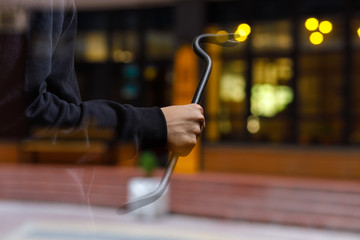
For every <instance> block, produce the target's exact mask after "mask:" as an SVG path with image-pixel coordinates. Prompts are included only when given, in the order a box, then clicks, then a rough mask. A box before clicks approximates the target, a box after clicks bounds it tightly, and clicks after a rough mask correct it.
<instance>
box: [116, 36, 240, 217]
mask: <svg viewBox="0 0 360 240" xmlns="http://www.w3.org/2000/svg"><path fill="white" fill-rule="evenodd" d="M237 35H238V34H235V33H228V34H202V35H199V36H197V37H196V38H195V39H194V41H193V50H194V52H195V53H196V55H197V56H198V57H200V58H201V60H203V61H204V62H205V68H204V71H203V73H202V76H201V78H200V81H199V83H198V86H197V88H196V91H195V94H194V97H193V99H192V101H191V103H196V104H199V103H200V100H201V98H202V95H203V93H204V90H205V87H206V84H207V82H208V80H209V77H210V73H211V69H212V60H211V58H210V56H209V55H208V54H207V53H206V52H205V51H204V50H203V49H202V48H201V47H200V44H202V43H213V44H216V45H219V46H223V47H234V46H236V45H238V44H239V42H238V41H236V37H237ZM178 158H179V155H178V154H176V153H171V155H170V158H169V163H168V166H167V168H166V170H165V172H164V175H163V176H162V178H161V181H160V184H159V186H158V187H157V188H156V189H155V190H154V191H153V192H151V193H149V194H147V195H145V196H143V197H140V198H137V199H134V200H131V201H129V202H127V203H125V204H123V205H121V206H120V207H119V208H118V210H117V212H118V213H119V214H126V213H129V212H132V211H134V210H136V209H138V208H141V207H144V206H146V205H148V204H150V203H152V202H154V201H156V200H157V199H159V198H160V197H161V196H162V195H163V193H164V192H165V190H166V189H167V186H168V185H169V182H170V178H171V175H172V173H173V171H174V168H175V166H176V163H177V161H178ZM124 210H125V212H124Z"/></svg>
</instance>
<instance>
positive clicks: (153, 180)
mask: <svg viewBox="0 0 360 240" xmlns="http://www.w3.org/2000/svg"><path fill="white" fill-rule="evenodd" d="M139 166H140V168H141V169H142V170H143V172H144V177H134V178H131V179H130V180H129V182H128V200H129V201H131V200H133V199H136V198H139V197H142V196H144V195H146V194H148V193H150V192H152V191H154V190H155V189H156V188H157V186H158V185H159V183H160V180H161V179H160V178H159V177H155V176H154V171H155V170H156V169H157V168H158V159H157V156H156V154H154V153H153V152H151V151H145V152H142V153H141V154H140V156H139ZM167 192H168V191H166V192H165V193H164V194H163V196H162V197H161V198H159V199H158V200H156V201H155V202H153V203H150V204H149V205H147V206H144V207H142V208H139V209H137V210H135V211H134V212H133V214H134V215H135V216H137V217H141V218H145V219H154V218H156V217H161V216H163V215H164V214H166V213H167V212H168V209H169V194H168V193H167Z"/></svg>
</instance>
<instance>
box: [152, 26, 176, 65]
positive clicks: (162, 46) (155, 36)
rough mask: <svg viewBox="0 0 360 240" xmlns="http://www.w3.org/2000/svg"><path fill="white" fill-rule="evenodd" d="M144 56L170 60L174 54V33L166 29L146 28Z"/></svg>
mask: <svg viewBox="0 0 360 240" xmlns="http://www.w3.org/2000/svg"><path fill="white" fill-rule="evenodd" d="M145 39H146V48H145V49H146V58H147V59H148V60H170V59H172V58H173V55H174V49H175V46H174V43H175V39H174V34H173V32H172V31H166V30H148V31H147V32H146V34H145Z"/></svg>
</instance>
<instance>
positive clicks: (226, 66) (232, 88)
mask: <svg viewBox="0 0 360 240" xmlns="http://www.w3.org/2000/svg"><path fill="white" fill-rule="evenodd" d="M246 67H247V64H246V62H245V61H243V60H234V61H229V62H224V63H223V69H222V72H221V75H220V81H219V100H220V116H219V131H220V133H221V135H222V136H223V138H225V139H227V138H231V139H234V138H235V139H236V138H239V137H240V136H241V135H243V130H244V129H245V127H244V126H245V120H244V119H245V113H246V104H245V103H246V101H245V97H246V93H245V87H246V81H245V71H246Z"/></svg>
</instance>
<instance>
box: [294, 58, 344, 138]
mask: <svg viewBox="0 0 360 240" xmlns="http://www.w3.org/2000/svg"><path fill="white" fill-rule="evenodd" d="M343 60H344V59H343V56H342V55H341V54H340V53H328V54H321V55H320V54H308V55H305V54H304V55H302V56H300V58H299V78H298V100H299V104H298V111H299V115H300V119H299V120H300V122H299V131H300V136H299V137H300V141H302V142H304V143H326V144H328V143H338V142H340V141H341V135H342V131H343V126H342V125H343V119H342V110H343V107H344V101H343V94H342V89H343V81H342V80H343V76H342V73H343V66H342V64H339V63H342V62H343Z"/></svg>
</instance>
